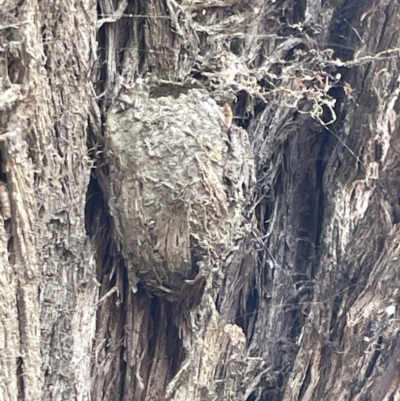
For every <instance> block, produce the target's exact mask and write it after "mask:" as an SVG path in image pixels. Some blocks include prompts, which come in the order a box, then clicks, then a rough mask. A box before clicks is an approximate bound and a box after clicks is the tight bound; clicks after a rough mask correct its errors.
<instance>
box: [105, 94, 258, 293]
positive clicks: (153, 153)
mask: <svg viewBox="0 0 400 401" xmlns="http://www.w3.org/2000/svg"><path fill="white" fill-rule="evenodd" d="M130 96H131V98H132V102H127V101H126V99H124V103H119V104H117V105H116V106H115V107H114V108H112V109H111V110H110V112H109V113H108V116H107V130H106V131H107V134H106V135H107V139H106V155H107V160H108V163H109V166H110V177H109V178H110V190H109V207H110V213H111V215H112V217H113V220H114V224H115V228H116V236H117V237H118V241H119V243H120V245H121V250H122V254H123V256H124V259H125V262H126V265H127V267H128V271H129V280H130V286H131V288H132V290H135V287H136V284H137V282H138V280H140V281H141V282H142V283H143V284H144V285H145V286H146V288H148V289H149V290H150V291H152V292H155V293H157V294H160V295H166V296H168V297H169V298H174V297H175V296H177V295H179V293H180V292H181V290H182V289H183V287H184V286H186V285H190V284H189V283H188V282H189V281H190V280H193V279H195V277H196V276H199V275H207V274H208V273H207V272H209V271H210V270H211V268H212V267H213V268H214V269H215V267H217V268H218V267H220V266H221V261H222V258H223V256H224V254H225V252H226V251H227V250H229V248H230V247H231V246H232V242H233V239H234V237H235V236H237V235H238V230H239V226H240V223H241V220H242V216H241V211H242V209H243V205H244V202H245V197H246V192H247V191H248V188H249V185H250V181H251V177H252V174H253V161H252V153H251V150H250V144H249V141H248V138H247V134H246V132H245V131H244V130H242V129H240V128H237V127H233V128H232V130H231V132H230V133H229V135H228V133H227V132H226V131H224V130H223V129H222V128H221V125H220V123H219V120H218V113H217V110H218V109H217V108H218V106H217V105H216V103H215V102H214V101H213V100H212V99H210V98H209V97H208V95H207V94H206V93H204V92H201V91H199V90H196V89H191V90H189V91H187V92H186V93H181V94H180V95H179V96H178V97H177V98H174V97H172V96H162V97H157V98H151V97H150V98H149V97H148V96H139V95H138V94H136V97H135V96H134V95H130ZM127 104H128V105H127Z"/></svg>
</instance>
